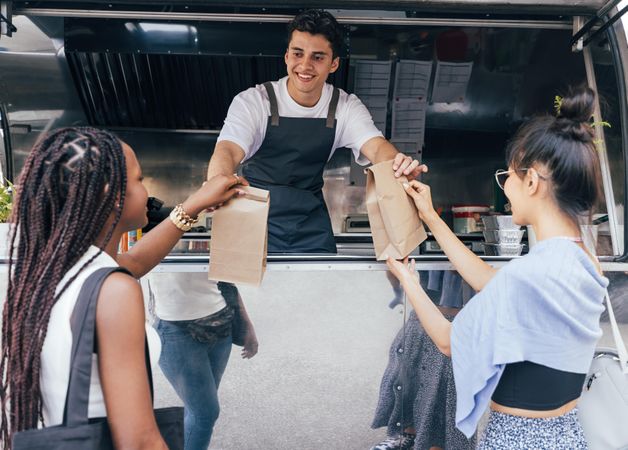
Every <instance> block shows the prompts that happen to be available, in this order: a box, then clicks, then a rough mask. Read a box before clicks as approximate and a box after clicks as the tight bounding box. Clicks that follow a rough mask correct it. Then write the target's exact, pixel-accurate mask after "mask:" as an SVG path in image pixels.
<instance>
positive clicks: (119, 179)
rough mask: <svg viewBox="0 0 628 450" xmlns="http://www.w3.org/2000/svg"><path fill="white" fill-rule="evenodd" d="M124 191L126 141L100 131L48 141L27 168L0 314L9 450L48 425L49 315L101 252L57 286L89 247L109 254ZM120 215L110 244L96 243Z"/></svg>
mask: <svg viewBox="0 0 628 450" xmlns="http://www.w3.org/2000/svg"><path fill="white" fill-rule="evenodd" d="M126 183H127V176H126V162H125V159H124V153H123V151H122V145H121V143H120V141H119V140H118V138H117V137H115V136H114V135H113V134H111V133H109V132H107V131H104V130H98V129H95V128H87V127H81V128H78V127H74V128H63V129H59V130H56V131H54V132H52V133H50V134H48V135H47V136H45V137H44V138H43V139H42V140H41V141H40V142H39V143H38V144H37V145H36V146H35V148H34V149H33V150H32V152H31V153H30V155H29V157H28V159H27V161H26V163H25V165H24V168H23V170H22V173H21V176H20V179H19V182H18V185H17V186H18V188H17V191H18V193H17V197H16V200H15V208H14V210H13V217H12V220H11V222H12V225H13V232H12V233H11V234H12V235H11V238H10V254H9V274H10V277H9V285H8V292H7V299H6V303H5V305H4V310H3V314H2V358H1V360H0V374H1V375H2V378H1V384H0V398H1V402H2V412H1V414H2V416H1V419H2V422H1V424H0V440H1V441H2V444H3V446H2V447H3V448H5V449H9V448H10V447H11V444H10V441H11V438H12V435H13V433H15V432H16V431H21V430H26V429H30V428H36V427H37V425H38V421H42V422H43V417H42V401H41V393H40V385H39V377H40V372H41V351H42V347H43V344H44V340H45V338H46V332H47V329H48V321H49V319H50V312H51V310H52V307H53V306H54V304H55V303H56V301H57V299H59V297H60V296H61V294H62V293H63V292H64V290H65V288H66V287H67V286H68V285H69V284H70V283H71V282H72V281H73V280H74V279H75V277H76V276H77V275H78V273H80V271H81V270H82V269H83V268H84V267H85V266H87V265H88V264H89V263H90V262H91V261H92V260H93V259H94V258H96V257H97V256H98V254H100V252H99V253H98V254H97V255H95V256H94V257H93V258H91V259H90V260H89V261H88V262H86V263H85V264H84V265H83V266H82V267H81V268H80V269H79V270H78V271H77V273H76V274H74V276H72V277H71V278H70V279H69V280H68V281H67V282H66V283H64V285H63V286H60V285H59V284H60V282H61V281H62V279H63V277H64V276H65V274H66V273H67V272H68V271H69V270H70V268H72V266H74V265H75V264H76V263H77V261H78V260H79V259H80V258H81V257H82V256H83V255H84V254H85V252H86V251H87V250H88V248H89V247H90V245H92V244H97V245H99V246H100V247H101V248H104V247H105V246H106V245H107V243H108V242H109V241H110V240H111V236H112V234H113V231H114V228H115V227H116V225H117V224H118V222H119V221H120V216H121V213H122V208H123V205H124V197H125V191H126ZM116 204H117V205H116ZM114 210H115V215H114V219H113V222H112V223H111V224H110V227H109V230H108V232H107V233H106V235H105V238H104V241H103V242H101V243H97V242H96V239H97V237H98V236H99V235H101V233H102V232H103V229H104V227H105V226H106V224H107V222H108V219H109V217H110V216H111V214H112V212H113V211H114ZM17 235H19V236H17ZM16 242H17V243H16ZM101 251H102V250H101ZM7 408H8V409H9V410H10V412H9V413H8V414H7Z"/></svg>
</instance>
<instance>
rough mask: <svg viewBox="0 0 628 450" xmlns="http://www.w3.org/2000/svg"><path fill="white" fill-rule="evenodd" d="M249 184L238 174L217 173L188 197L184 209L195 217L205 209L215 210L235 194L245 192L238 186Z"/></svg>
mask: <svg viewBox="0 0 628 450" xmlns="http://www.w3.org/2000/svg"><path fill="white" fill-rule="evenodd" d="M248 185H249V182H248V181H246V179H244V178H243V177H239V176H237V175H222V174H220V175H215V176H214V177H212V178H211V179H210V180H208V181H206V182H204V183H203V185H202V186H201V188H200V189H199V190H198V191H196V192H195V193H194V194H192V195H190V196H189V197H188V199H187V200H186V201H185V202H184V203H183V209H184V210H185V212H187V213H188V214H189V215H191V216H193V217H194V216H197V215H198V214H199V213H200V212H201V211H203V210H204V209H207V210H210V211H213V210H215V209H216V208H218V207H220V206H222V205H223V204H224V203H225V202H226V201H227V200H229V199H230V198H232V197H233V196H234V195H242V194H244V192H243V191H242V190H240V189H238V187H241V186H248Z"/></svg>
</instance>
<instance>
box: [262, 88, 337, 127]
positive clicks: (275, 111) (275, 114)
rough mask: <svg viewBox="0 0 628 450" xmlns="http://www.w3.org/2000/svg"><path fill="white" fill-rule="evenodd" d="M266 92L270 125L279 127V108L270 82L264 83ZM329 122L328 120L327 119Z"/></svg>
mask: <svg viewBox="0 0 628 450" xmlns="http://www.w3.org/2000/svg"><path fill="white" fill-rule="evenodd" d="M264 87H265V88H266V92H267V93H268V101H270V124H271V125H272V126H273V127H277V126H279V108H278V107H277V96H276V95H275V90H274V89H273V84H272V83H271V82H270V81H267V82H266V83H264ZM328 120H329V119H328Z"/></svg>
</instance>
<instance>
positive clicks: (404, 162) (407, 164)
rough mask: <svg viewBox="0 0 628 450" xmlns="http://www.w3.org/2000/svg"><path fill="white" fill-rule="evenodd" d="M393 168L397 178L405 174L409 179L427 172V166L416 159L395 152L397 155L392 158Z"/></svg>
mask: <svg viewBox="0 0 628 450" xmlns="http://www.w3.org/2000/svg"><path fill="white" fill-rule="evenodd" d="M393 170H394V171H395V176H396V177H397V178H399V177H400V176H402V175H405V176H406V177H407V178H408V179H409V180H414V179H415V178H416V177H418V176H419V175H421V174H422V173H425V172H427V166H426V165H425V164H420V163H419V162H418V161H417V160H416V159H412V158H411V157H410V156H407V155H404V154H403V153H397V156H395V159H394V160H393Z"/></svg>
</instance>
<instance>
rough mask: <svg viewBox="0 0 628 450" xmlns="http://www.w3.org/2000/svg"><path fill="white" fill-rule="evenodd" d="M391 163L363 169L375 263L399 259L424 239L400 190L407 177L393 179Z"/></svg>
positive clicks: (413, 210) (412, 208)
mask: <svg viewBox="0 0 628 450" xmlns="http://www.w3.org/2000/svg"><path fill="white" fill-rule="evenodd" d="M392 165H393V161H392V160H390V161H384V162H381V163H378V164H375V165H373V166H371V167H369V168H368V169H366V208H367V210H368V215H369V223H370V225H371V233H372V234H373V245H374V247H375V255H376V256H377V260H378V261H381V260H385V259H386V258H387V257H388V256H391V257H393V258H394V259H402V258H405V257H406V256H408V255H409V254H410V253H411V252H412V250H414V249H415V248H417V247H418V245H419V244H420V243H421V242H423V241H424V240H425V239H427V234H426V233H425V228H423V223H422V222H421V220H420V219H419V213H418V211H417V210H416V207H415V206H414V202H413V201H412V199H411V198H410V196H409V195H408V194H407V193H406V192H405V190H404V189H403V184H402V183H404V182H407V181H408V180H407V178H405V177H403V176H402V177H399V178H395V173H394V171H393V169H392Z"/></svg>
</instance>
